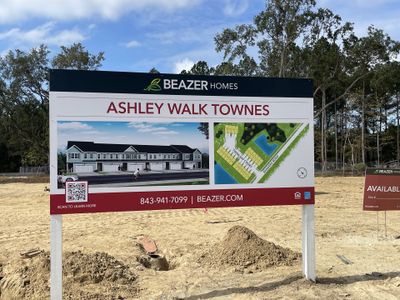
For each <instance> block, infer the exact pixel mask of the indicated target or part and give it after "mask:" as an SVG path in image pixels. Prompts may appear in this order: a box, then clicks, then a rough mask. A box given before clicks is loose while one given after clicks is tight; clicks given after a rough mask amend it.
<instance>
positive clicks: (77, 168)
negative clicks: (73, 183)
mask: <svg viewBox="0 0 400 300" xmlns="http://www.w3.org/2000/svg"><path fill="white" fill-rule="evenodd" d="M91 172H93V166H91V165H75V164H74V173H91Z"/></svg>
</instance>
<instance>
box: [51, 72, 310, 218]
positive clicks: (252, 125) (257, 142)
mask: <svg viewBox="0 0 400 300" xmlns="http://www.w3.org/2000/svg"><path fill="white" fill-rule="evenodd" d="M313 134H314V133H313V99H312V82H311V81H310V80H308V79H284V78H261V77H260V78H258V77H233V76H194V75H193V76H192V75H174V74H148V73H123V72H101V71H73V70H51V73H50V161H51V163H50V165H51V170H50V178H51V179H50V181H51V196H50V213H51V214H71V213H95V212H108V211H140V210H159V209H179V208H204V207H233V206H262V205H301V204H314V196H315V195H314V163H313V160H314V150H313V149H314V144H313V140H314V138H313Z"/></svg>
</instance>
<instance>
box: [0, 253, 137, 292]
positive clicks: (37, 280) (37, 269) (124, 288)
mask: <svg viewBox="0 0 400 300" xmlns="http://www.w3.org/2000/svg"><path fill="white" fill-rule="evenodd" d="M3 276H4V277H3V279H1V281H0V297H1V298H2V299H3V298H4V299H9V298H10V299H14V298H18V299H19V298H26V299H46V298H49V293H50V283H49V282H50V280H49V279H50V254H49V252H42V253H41V254H40V255H38V256H36V257H33V258H31V259H22V258H19V259H16V260H14V261H12V262H10V263H8V264H7V265H5V266H4V268H3ZM135 280H136V276H135V275H134V274H133V273H132V272H131V271H130V269H129V267H128V266H126V265H124V264H123V263H122V262H119V261H118V260H116V259H115V258H114V257H113V256H110V255H108V254H106V253H99V252H96V253H94V254H86V253H82V252H80V251H78V252H66V253H65V254H64V257H63V290H64V297H63V298H64V299H77V297H78V298H79V299H114V298H116V297H118V296H119V297H122V298H125V297H127V296H130V297H132V296H134V295H135V294H136V292H137V289H136V287H135V285H134V283H135ZM96 283H101V284H96ZM94 284H96V285H94Z"/></svg>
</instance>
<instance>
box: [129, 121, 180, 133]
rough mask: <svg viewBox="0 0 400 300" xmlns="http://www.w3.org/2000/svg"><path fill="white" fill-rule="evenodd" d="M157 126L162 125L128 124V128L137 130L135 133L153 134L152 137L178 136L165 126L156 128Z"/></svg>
mask: <svg viewBox="0 0 400 300" xmlns="http://www.w3.org/2000/svg"><path fill="white" fill-rule="evenodd" d="M158 124H162V123H153V124H148V123H135V122H130V123H129V124H128V127H131V128H135V129H136V130H137V132H142V133H150V134H154V135H175V134H178V132H177V131H174V130H170V129H168V128H167V127H165V126H158Z"/></svg>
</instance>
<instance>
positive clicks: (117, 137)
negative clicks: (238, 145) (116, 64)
mask: <svg viewBox="0 0 400 300" xmlns="http://www.w3.org/2000/svg"><path fill="white" fill-rule="evenodd" d="M198 127H199V123H180V122H173V123H146V122H93V121H91V122H82V121H80V122H77V121H69V122H58V126H57V129H58V145H57V148H58V150H59V151H65V148H66V145H67V142H68V141H87V142H95V143H115V144H143V145H171V144H172V145H188V146H189V147H192V148H198V149H199V150H200V151H202V152H205V153H208V140H206V138H205V136H204V135H203V134H202V133H201V132H200V131H199V130H198V129H197V128H198Z"/></svg>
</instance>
